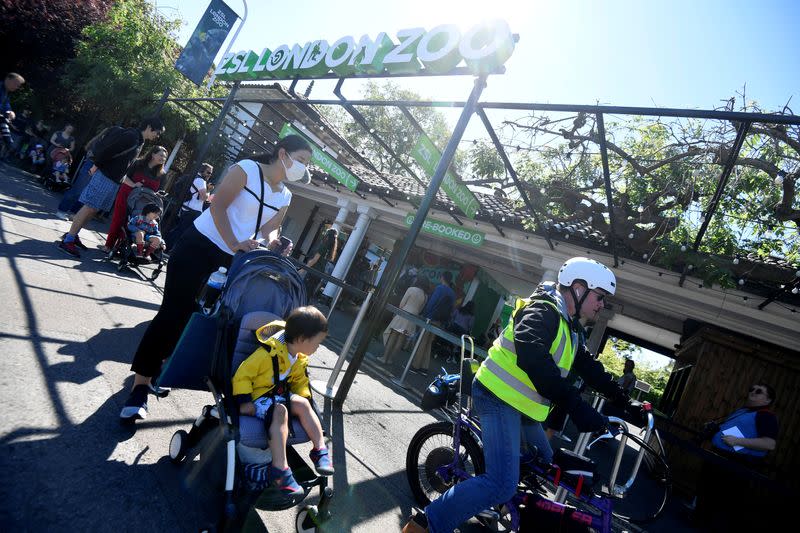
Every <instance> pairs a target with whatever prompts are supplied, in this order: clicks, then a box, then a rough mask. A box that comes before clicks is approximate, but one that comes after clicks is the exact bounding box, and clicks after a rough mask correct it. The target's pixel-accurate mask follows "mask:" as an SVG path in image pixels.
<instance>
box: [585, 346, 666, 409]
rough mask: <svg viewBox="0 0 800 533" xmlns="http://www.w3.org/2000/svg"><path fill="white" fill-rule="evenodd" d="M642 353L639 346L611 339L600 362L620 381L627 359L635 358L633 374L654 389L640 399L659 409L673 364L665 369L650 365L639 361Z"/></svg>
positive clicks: (601, 355)
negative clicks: (638, 357)
mask: <svg viewBox="0 0 800 533" xmlns="http://www.w3.org/2000/svg"><path fill="white" fill-rule="evenodd" d="M640 351H641V349H640V348H639V347H638V346H636V345H633V344H631V343H629V342H626V341H623V340H619V339H611V340H610V342H608V343H607V344H606V347H605V348H604V349H603V352H602V353H601V354H600V356H599V357H598V360H599V361H600V362H601V363H603V366H604V367H605V369H606V371H607V372H609V373H610V374H612V375H613V376H614V377H615V378H617V379H618V378H619V377H620V376H622V372H623V367H624V366H625V359H626V358H628V357H631V358H633V360H634V362H635V363H636V368H634V371H633V373H634V374H636V379H638V380H641V381H645V382H647V383H649V384H650V385H651V387H652V388H651V389H650V392H648V393H647V394H641V395H640V397H639V399H640V400H642V401H645V400H646V401H649V402H650V403H652V404H653V405H654V406H656V407H657V406H658V402H659V401H660V400H661V396H662V395H663V394H664V389H665V388H666V386H667V382H668V381H669V376H670V373H671V372H672V367H673V363H670V364H668V365H667V366H663V367H656V366H652V365H648V364H646V363H645V362H643V361H641V360H637V355H638V354H639V353H640ZM635 395H636V393H634V396H635Z"/></svg>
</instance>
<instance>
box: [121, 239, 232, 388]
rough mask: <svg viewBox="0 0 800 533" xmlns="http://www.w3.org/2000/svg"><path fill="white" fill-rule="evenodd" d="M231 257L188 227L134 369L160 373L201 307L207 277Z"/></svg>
mask: <svg viewBox="0 0 800 533" xmlns="http://www.w3.org/2000/svg"><path fill="white" fill-rule="evenodd" d="M232 260H233V256H232V255H230V254H229V253H227V252H224V251H222V250H220V249H219V247H218V246H217V245H216V244H214V243H213V242H211V241H210V240H209V239H208V238H207V237H206V236H205V235H203V234H202V233H200V232H199V231H197V228H195V227H194V226H192V227H190V228H189V229H188V230H186V232H185V233H184V234H183V237H182V238H181V240H180V242H179V243H178V245H177V246H176V247H175V248H174V249H173V251H172V253H171V254H170V258H169V263H168V264H167V278H166V281H165V282H164V298H163V300H162V301H161V308H160V309H159V310H158V313H157V314H156V316H155V317H154V318H153V320H152V322H150V325H149V326H147V330H146V331H145V332H144V337H142V340H141V342H139V347H138V348H137V349H136V354H135V355H134V356H133V364H132V365H131V370H133V371H134V372H136V373H137V374H141V375H142V376H146V377H154V376H156V375H158V374H159V372H160V371H161V365H162V363H163V361H164V360H165V359H166V358H168V357H169V356H170V355H172V351H173V350H174V349H175V345H176V344H178V340H179V339H180V337H181V333H183V328H185V327H186V324H187V323H188V322H189V318H191V316H192V313H194V312H195V311H197V310H198V307H197V303H196V302H195V298H196V297H197V294H198V292H200V289H201V288H202V287H203V285H204V284H205V282H206V281H207V280H208V276H210V275H211V273H212V272H214V271H215V270H217V269H218V268H219V267H221V266H224V267H226V268H228V267H230V264H231V261H232Z"/></svg>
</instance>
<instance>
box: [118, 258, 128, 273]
mask: <svg viewBox="0 0 800 533" xmlns="http://www.w3.org/2000/svg"><path fill="white" fill-rule="evenodd" d="M126 266H128V263H127V261H125V260H124V259H123V260H122V261H120V262H119V264H118V265H117V272H122V271H123V270H125V267H126Z"/></svg>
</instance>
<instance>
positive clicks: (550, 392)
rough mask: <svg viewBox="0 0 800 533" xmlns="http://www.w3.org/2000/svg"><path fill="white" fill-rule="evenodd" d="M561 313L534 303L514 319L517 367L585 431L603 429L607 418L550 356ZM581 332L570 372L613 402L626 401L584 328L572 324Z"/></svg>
mask: <svg viewBox="0 0 800 533" xmlns="http://www.w3.org/2000/svg"><path fill="white" fill-rule="evenodd" d="M560 316H561V315H560V314H559V313H558V311H557V310H556V309H555V308H553V306H551V305H548V304H546V303H542V302H534V303H532V304H531V305H529V306H527V307H525V308H524V309H521V310H520V311H519V312H518V313H517V314H516V316H515V317H514V347H515V349H516V351H517V365H518V366H519V367H520V368H521V369H522V370H524V371H525V373H526V374H528V377H529V378H530V380H531V383H533V386H534V387H536V390H537V391H538V392H539V393H540V394H541V395H542V396H544V397H545V398H548V399H549V400H550V401H552V402H553V403H554V404H557V405H559V406H560V407H561V408H563V409H565V410H566V411H567V412H568V413H569V414H570V416H571V417H572V420H573V422H574V423H575V425H576V426H577V427H578V429H580V430H581V431H593V430H597V429H601V428H602V427H603V426H604V425H605V418H604V417H603V416H602V415H600V414H599V413H598V412H597V411H595V410H594V409H592V407H591V406H590V405H589V404H588V403H586V402H585V401H583V399H582V398H581V395H580V392H579V391H578V389H577V388H575V387H574V386H572V383H571V380H570V379H569V378H567V379H565V378H562V377H561V373H560V371H559V369H558V367H557V366H556V364H555V362H554V361H553V357H552V356H551V355H550V351H549V348H550V345H551V344H553V340H554V339H555V338H556V333H557V332H558V323H559V320H560ZM571 327H572V330H573V331H577V332H578V333H579V335H578V339H579V340H578V349H577V353H576V354H575V361H574V362H573V364H572V369H571V371H570V373H575V374H577V375H579V376H580V377H582V378H583V380H584V381H585V382H586V384H587V385H589V386H590V387H592V388H593V389H595V390H597V391H599V392H601V393H603V394H605V395H606V396H608V397H609V398H611V400H612V401H616V402H622V401H624V400H625V399H626V398H627V395H625V393H624V392H623V391H622V389H621V388H620V387H619V385H617V383H616V382H615V381H614V376H612V375H611V374H609V373H608V372H606V371H605V368H603V364H602V363H600V362H599V361H597V360H596V359H594V358H593V357H592V355H591V354H590V353H589V352H588V351H587V350H586V347H585V346H584V345H583V327H582V326H581V325H580V324H572V325H571Z"/></svg>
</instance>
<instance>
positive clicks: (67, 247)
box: [58, 240, 81, 257]
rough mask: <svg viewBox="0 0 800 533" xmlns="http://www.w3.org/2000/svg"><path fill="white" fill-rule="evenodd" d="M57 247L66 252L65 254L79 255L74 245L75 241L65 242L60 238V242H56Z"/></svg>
mask: <svg viewBox="0 0 800 533" xmlns="http://www.w3.org/2000/svg"><path fill="white" fill-rule="evenodd" d="M58 249H59V250H61V251H62V252H64V253H66V254H67V255H71V256H72V257H80V256H81V253H80V252H79V251H78V247H77V246H75V241H73V242H66V241H63V240H62V241H61V242H60V243H58Z"/></svg>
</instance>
